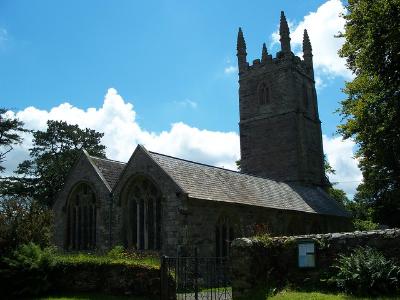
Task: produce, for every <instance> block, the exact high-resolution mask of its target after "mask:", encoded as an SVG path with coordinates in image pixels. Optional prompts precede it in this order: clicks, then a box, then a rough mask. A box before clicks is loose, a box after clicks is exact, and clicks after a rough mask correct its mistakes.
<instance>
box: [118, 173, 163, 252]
mask: <svg viewBox="0 0 400 300" xmlns="http://www.w3.org/2000/svg"><path fill="white" fill-rule="evenodd" d="M127 197H128V199H127V207H126V211H125V212H124V213H125V224H126V225H127V226H126V227H127V229H126V241H125V243H126V246H127V247H134V248H135V249H140V250H158V249H160V248H161V193H160V191H159V190H158V189H157V187H156V186H155V185H154V184H153V183H152V182H151V181H150V180H148V179H146V178H143V177H141V178H137V179H135V180H134V182H133V183H132V184H131V185H130V187H129V190H128V196H127Z"/></svg>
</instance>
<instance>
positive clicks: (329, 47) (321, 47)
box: [271, 0, 353, 88]
mask: <svg viewBox="0 0 400 300" xmlns="http://www.w3.org/2000/svg"><path fill="white" fill-rule="evenodd" d="M343 13H345V7H344V5H343V3H342V2H341V1H340V0H329V1H327V2H325V3H324V4H322V5H321V6H320V7H318V9H317V11H315V12H310V13H309V14H308V15H306V16H305V17H304V19H303V20H302V21H301V22H300V23H298V24H294V23H292V22H288V23H289V28H290V32H291V34H290V37H291V45H292V49H293V51H294V52H296V55H299V54H300V55H302V53H301V47H302V43H303V33H304V29H307V31H308V35H309V37H310V40H311V45H312V48H313V55H314V57H313V59H314V69H315V73H316V75H318V76H319V78H320V80H321V79H322V78H324V79H325V80H326V79H328V80H329V79H332V78H334V77H342V78H343V79H346V80H350V79H352V78H353V75H352V73H351V71H350V70H349V69H347V68H346V65H345V64H346V61H345V59H344V58H340V57H339V55H338V50H339V49H340V48H341V47H342V45H343V43H344V39H343V38H336V37H335V35H337V34H338V33H339V32H343V31H344V25H345V20H344V19H343V18H342V17H341V16H340V14H343ZM271 38H272V41H273V44H275V43H279V30H278V31H276V32H274V33H273V34H272V36H271ZM298 52H300V53H298ZM322 87H323V85H320V88H322Z"/></svg>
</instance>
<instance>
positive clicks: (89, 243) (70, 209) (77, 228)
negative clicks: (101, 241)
mask: <svg viewBox="0 0 400 300" xmlns="http://www.w3.org/2000/svg"><path fill="white" fill-rule="evenodd" d="M96 218H97V208H96V195H95V193H94V191H93V189H92V188H91V187H90V186H89V185H88V184H87V183H81V184H79V185H78V186H76V188H75V189H74V191H73V192H72V193H71V195H70V197H69V199H68V202H67V228H66V249H68V250H93V249H95V247H96Z"/></svg>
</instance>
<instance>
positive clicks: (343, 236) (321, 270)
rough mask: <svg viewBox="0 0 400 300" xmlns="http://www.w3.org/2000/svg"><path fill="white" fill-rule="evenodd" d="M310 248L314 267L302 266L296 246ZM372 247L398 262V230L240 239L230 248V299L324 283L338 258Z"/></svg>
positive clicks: (399, 260) (399, 259)
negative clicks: (275, 288)
mask: <svg viewBox="0 0 400 300" xmlns="http://www.w3.org/2000/svg"><path fill="white" fill-rule="evenodd" d="M305 244H308V245H313V246H311V250H314V251H311V253H310V255H312V256H313V257H314V259H313V260H312V262H314V266H301V265H300V259H299V256H300V255H301V249H299V247H301V246H299V245H305ZM360 246H361V247H367V246H368V247H371V248H374V249H377V250H379V251H380V252H381V253H382V254H383V255H384V256H385V257H387V258H390V259H393V260H394V261H396V262H397V263H400V229H386V230H374V231H362V232H360V231H355V232H346V233H329V234H313V235H299V236H281V237H272V238H266V237H259V238H257V237H255V238H252V239H248V238H240V239H236V240H235V241H233V243H232V246H231V259H232V290H233V299H239V298H240V299H246V296H248V295H250V294H251V293H252V292H253V291H255V290H257V289H258V288H260V287H265V286H283V285H287V284H289V285H292V286H293V285H294V286H301V287H303V288H304V287H305V286H312V287H313V288H315V287H318V286H320V285H321V284H323V282H324V281H321V279H322V280H323V279H324V277H325V279H326V276H327V275H329V274H330V272H331V271H332V270H333V269H332V266H333V265H334V263H335V260H336V259H337V258H338V257H339V255H342V254H343V255H347V254H350V253H351V251H353V250H354V249H355V248H356V247H360Z"/></svg>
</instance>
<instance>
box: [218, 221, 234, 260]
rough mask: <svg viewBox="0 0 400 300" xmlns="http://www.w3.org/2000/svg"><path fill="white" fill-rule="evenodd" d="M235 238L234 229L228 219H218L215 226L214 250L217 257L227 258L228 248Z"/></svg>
mask: <svg viewBox="0 0 400 300" xmlns="http://www.w3.org/2000/svg"><path fill="white" fill-rule="evenodd" d="M234 238H235V232H234V228H233V226H232V223H231V221H230V219H229V218H228V217H226V216H223V217H220V218H219V219H218V222H217V224H216V226H215V249H216V256H217V257H226V256H229V246H230V244H231V242H232V241H233V239H234Z"/></svg>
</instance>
